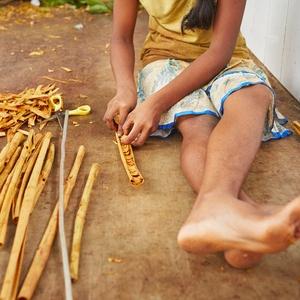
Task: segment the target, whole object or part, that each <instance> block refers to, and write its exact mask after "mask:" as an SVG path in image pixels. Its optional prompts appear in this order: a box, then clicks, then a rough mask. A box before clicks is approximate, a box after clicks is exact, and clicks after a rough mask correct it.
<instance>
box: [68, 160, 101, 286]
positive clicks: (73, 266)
mask: <svg viewBox="0 0 300 300" xmlns="http://www.w3.org/2000/svg"><path fill="white" fill-rule="evenodd" d="M99 172H100V165H99V164H97V163H95V164H93V165H92V167H91V170H90V173H89V176H88V179H87V181H86V184H85V187H84V190H83V194H82V197H81V200H80V204H79V208H78V211H77V214H76V218H75V223H74V234H73V241H72V249H71V255H70V272H71V278H72V280H73V281H77V280H78V269H79V258H80V246H81V238H82V233H83V227H84V223H85V218H86V212H87V209H88V205H89V202H90V197H91V193H92V189H93V185H94V183H95V180H96V179H97V176H98V174H99Z"/></svg>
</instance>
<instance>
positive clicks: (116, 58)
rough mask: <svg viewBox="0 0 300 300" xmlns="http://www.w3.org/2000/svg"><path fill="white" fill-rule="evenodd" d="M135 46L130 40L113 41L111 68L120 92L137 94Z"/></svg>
mask: <svg viewBox="0 0 300 300" xmlns="http://www.w3.org/2000/svg"><path fill="white" fill-rule="evenodd" d="M134 62H135V54H134V46H133V42H132V41H130V40H123V39H112V41H111V66H112V69H113V73H114V77H115V80H116V88H117V92H118V91H124V90H126V91H130V92H132V93H135V92H136V86H135V80H134Z"/></svg>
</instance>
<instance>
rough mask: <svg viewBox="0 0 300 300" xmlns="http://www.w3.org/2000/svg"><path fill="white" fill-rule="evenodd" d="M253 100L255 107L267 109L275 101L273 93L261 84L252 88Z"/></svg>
mask: <svg viewBox="0 0 300 300" xmlns="http://www.w3.org/2000/svg"><path fill="white" fill-rule="evenodd" d="M252 93H253V95H252V99H253V101H254V102H255V105H257V106H258V107H262V108H265V109H267V108H268V107H269V106H270V105H271V104H272V101H273V93H272V92H271V90H270V89H269V88H268V87H266V86H265V85H262V84H259V85H256V86H253V87H252Z"/></svg>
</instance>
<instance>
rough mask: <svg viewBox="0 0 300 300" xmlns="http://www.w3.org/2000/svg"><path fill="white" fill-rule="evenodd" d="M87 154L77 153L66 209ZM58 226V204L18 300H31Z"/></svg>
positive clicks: (65, 196) (68, 186) (83, 152)
mask: <svg viewBox="0 0 300 300" xmlns="http://www.w3.org/2000/svg"><path fill="white" fill-rule="evenodd" d="M84 154H85V148H84V146H80V147H79V149H78V152H77V156H76V159H75V162H74V164H73V167H72V170H71V172H70V174H69V176H68V178H67V180H66V183H65V188H64V204H65V209H66V207H67V205H68V203H69V200H70V196H71V193H72V190H73V188H74V186H75V183H76V179H77V176H78V173H79V169H80V166H81V164H82V160H83V157H84ZM57 225H58V204H56V206H55V208H54V210H53V213H52V215H51V217H50V220H49V223H48V226H47V228H46V230H45V232H44V235H43V238H42V240H41V242H40V244H39V247H38V249H37V250H36V252H35V256H34V258H33V261H32V263H31V266H30V268H29V271H28V273H27V275H26V278H25V280H24V282H23V285H22V288H21V290H20V292H19V295H18V299H22V300H25V299H31V298H32V295H33V293H34V291H35V288H36V286H37V284H38V281H39V279H40V277H41V275H42V273H43V270H44V268H45V267H46V264H47V261H48V258H49V255H50V252H51V248H52V245H53V242H54V238H55V235H56V232H57Z"/></svg>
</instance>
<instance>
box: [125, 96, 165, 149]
mask: <svg viewBox="0 0 300 300" xmlns="http://www.w3.org/2000/svg"><path fill="white" fill-rule="evenodd" d="M150 98H151V97H150ZM160 116H161V112H160V110H159V109H157V108H155V107H154V106H153V105H152V102H151V99H149V98H148V99H147V101H145V102H143V103H141V104H140V105H138V106H137V107H136V108H135V109H134V110H133V111H132V112H131V113H129V114H128V116H127V119H126V121H125V123H124V125H123V132H124V135H123V136H122V138H121V142H122V143H124V144H132V145H133V146H142V145H143V144H144V143H145V141H146V139H147V138H148V136H149V135H150V134H151V133H153V132H154V131H155V130H156V129H157V127H158V124H159V120H160Z"/></svg>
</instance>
